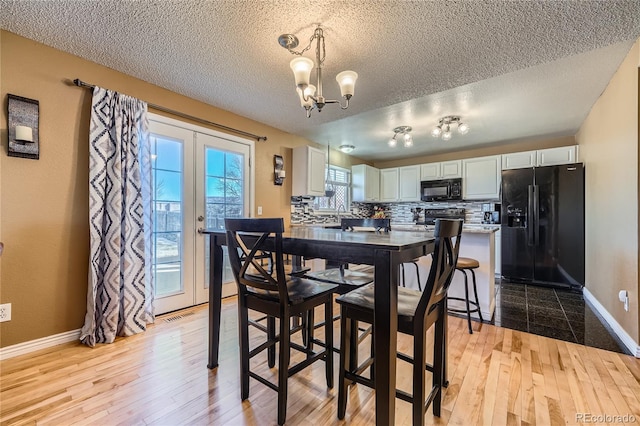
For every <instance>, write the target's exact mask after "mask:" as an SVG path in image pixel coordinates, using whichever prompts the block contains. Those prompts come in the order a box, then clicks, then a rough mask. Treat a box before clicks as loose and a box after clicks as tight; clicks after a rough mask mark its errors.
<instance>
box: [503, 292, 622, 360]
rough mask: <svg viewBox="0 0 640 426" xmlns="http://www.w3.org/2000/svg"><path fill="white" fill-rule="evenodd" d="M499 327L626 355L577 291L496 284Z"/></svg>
mask: <svg viewBox="0 0 640 426" xmlns="http://www.w3.org/2000/svg"><path fill="white" fill-rule="evenodd" d="M491 323H492V324H495V325H497V326H500V327H505V328H511V329H514V330H520V331H526V332H528V333H533V334H538V335H541V336H546V337H552V338H554V339H559V340H564V341H567V342H574V343H580V344H582V345H586V346H592V347H596V348H601V349H606V350H609V351H615V352H620V353H627V351H626V350H625V349H623V347H622V345H620V344H619V343H618V342H617V340H616V339H615V338H614V337H613V336H612V335H611V333H610V332H609V331H608V330H607V328H606V327H605V326H604V325H603V323H602V322H601V321H600V319H599V318H598V317H597V316H596V314H595V313H594V312H593V310H592V309H591V307H590V306H589V304H587V303H585V300H584V298H583V296H582V293H581V292H576V291H569V290H560V289H553V288H550V287H540V286H533V285H525V284H518V283H510V282H504V281H503V282H500V283H496V310H495V314H494V317H493V320H492V321H491Z"/></svg>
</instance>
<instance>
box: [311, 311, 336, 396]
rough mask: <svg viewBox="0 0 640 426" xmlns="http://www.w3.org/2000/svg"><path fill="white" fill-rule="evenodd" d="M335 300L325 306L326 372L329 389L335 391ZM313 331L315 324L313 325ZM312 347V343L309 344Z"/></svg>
mask: <svg viewBox="0 0 640 426" xmlns="http://www.w3.org/2000/svg"><path fill="white" fill-rule="evenodd" d="M332 301H333V298H330V299H329V300H328V301H327V303H325V304H324V334H325V340H324V342H325V346H324V357H325V360H324V361H325V369H326V370H325V372H326V375H327V387H328V388H329V389H333V303H332ZM311 328H312V329H313V323H312V324H311ZM309 345H311V343H309Z"/></svg>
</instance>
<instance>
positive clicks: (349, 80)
mask: <svg viewBox="0 0 640 426" xmlns="http://www.w3.org/2000/svg"><path fill="white" fill-rule="evenodd" d="M357 79H358V73H357V72H355V71H342V72H341V73H340V74H338V75H337V76H336V81H337V82H338V85H340V94H341V95H342V97H343V98H347V99H349V98H351V97H352V96H353V93H354V90H355V87H356V80H357Z"/></svg>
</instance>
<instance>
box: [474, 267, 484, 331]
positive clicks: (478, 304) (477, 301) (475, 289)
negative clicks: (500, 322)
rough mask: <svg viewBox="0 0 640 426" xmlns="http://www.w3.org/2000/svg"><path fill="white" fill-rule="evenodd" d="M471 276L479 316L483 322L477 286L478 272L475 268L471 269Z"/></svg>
mask: <svg viewBox="0 0 640 426" xmlns="http://www.w3.org/2000/svg"><path fill="white" fill-rule="evenodd" d="M471 278H472V280H473V293H474V294H475V296H476V306H477V307H478V317H479V318H480V322H482V321H483V319H482V311H481V310H480V300H478V288H477V286H476V273H475V272H474V271H473V269H472V270H471Z"/></svg>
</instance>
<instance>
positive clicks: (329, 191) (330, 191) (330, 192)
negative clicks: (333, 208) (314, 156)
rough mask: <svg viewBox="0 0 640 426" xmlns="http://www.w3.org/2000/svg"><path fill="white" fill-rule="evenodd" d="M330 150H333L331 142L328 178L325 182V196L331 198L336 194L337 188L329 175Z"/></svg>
mask: <svg viewBox="0 0 640 426" xmlns="http://www.w3.org/2000/svg"><path fill="white" fill-rule="evenodd" d="M330 150H331V147H330V146H329V144H327V178H326V180H325V182H324V196H325V197H329V198H331V197H333V196H334V195H336V189H335V188H334V187H333V184H332V183H331V179H330V175H329V169H330V168H331V160H330V159H329V151H330Z"/></svg>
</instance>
